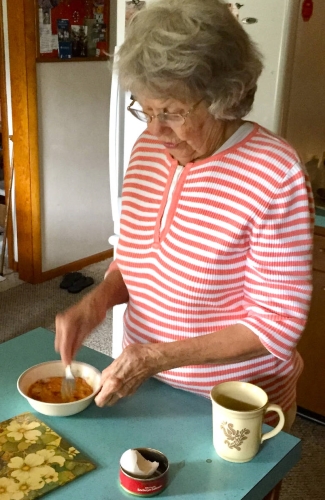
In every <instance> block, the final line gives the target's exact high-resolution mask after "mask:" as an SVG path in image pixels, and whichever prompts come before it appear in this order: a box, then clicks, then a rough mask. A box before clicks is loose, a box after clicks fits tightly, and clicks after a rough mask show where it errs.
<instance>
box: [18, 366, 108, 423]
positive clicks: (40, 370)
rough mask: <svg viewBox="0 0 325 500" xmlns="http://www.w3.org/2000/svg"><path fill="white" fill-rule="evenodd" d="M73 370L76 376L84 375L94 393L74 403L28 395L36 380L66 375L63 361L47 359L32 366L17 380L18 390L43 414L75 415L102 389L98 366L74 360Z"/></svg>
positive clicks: (54, 415) (57, 415)
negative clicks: (50, 401) (44, 400)
mask: <svg viewBox="0 0 325 500" xmlns="http://www.w3.org/2000/svg"><path fill="white" fill-rule="evenodd" d="M71 370H72V373H73V374H74V376H75V377H82V378H83V379H85V381H86V382H87V383H88V384H89V385H90V386H91V387H92V388H93V392H92V394H90V396H88V397H87V398H84V399H80V400H79V401H73V402H72V403H43V402H42V401H37V400H36V399H33V398H30V397H29V396H27V392H28V389H29V387H30V386H31V385H32V384H33V383H34V382H36V380H39V379H41V378H47V377H63V376H64V366H63V364H62V362H61V361H46V362H45V363H41V364H39V365H35V366H32V367H31V368H29V369H28V370H26V371H24V372H23V373H22V374H21V375H20V377H19V379H18V381H17V388H18V391H19V392H20V394H21V395H22V396H24V398H26V399H27V401H28V402H29V404H30V405H31V406H32V407H33V408H34V409H35V410H37V411H38V412H39V413H43V415H50V416H53V417H67V416H69V415H75V414H76V413H80V412H81V411H83V410H84V409H85V408H87V406H89V405H90V403H91V402H92V400H93V399H94V397H95V396H96V394H97V392H98V391H99V389H100V380H101V372H100V371H99V370H97V368H94V367H93V366H91V365H88V364H87V363H81V362H80V361H73V362H72V364H71Z"/></svg>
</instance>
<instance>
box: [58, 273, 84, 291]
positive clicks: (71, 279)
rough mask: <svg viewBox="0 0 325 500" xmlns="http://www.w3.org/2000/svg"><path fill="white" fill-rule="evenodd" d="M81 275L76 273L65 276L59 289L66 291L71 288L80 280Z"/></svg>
mask: <svg viewBox="0 0 325 500" xmlns="http://www.w3.org/2000/svg"><path fill="white" fill-rule="evenodd" d="M82 277H83V275H82V274H81V273H78V272H74V273H68V274H65V275H64V277H63V280H62V281H61V283H60V288H63V289H64V290H67V289H68V288H69V287H70V286H72V285H73V284H74V283H75V282H76V281H78V280H80V278H82Z"/></svg>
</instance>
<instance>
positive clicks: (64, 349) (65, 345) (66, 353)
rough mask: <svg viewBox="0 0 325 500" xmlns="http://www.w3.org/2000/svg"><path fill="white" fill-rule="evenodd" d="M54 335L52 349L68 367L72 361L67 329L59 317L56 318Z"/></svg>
mask: <svg viewBox="0 0 325 500" xmlns="http://www.w3.org/2000/svg"><path fill="white" fill-rule="evenodd" d="M55 329H56V334H55V343H54V347H55V349H56V351H57V352H59V353H60V356H61V359H62V361H63V363H64V365H68V364H70V363H71V360H72V345H71V339H70V336H69V335H68V332H67V329H66V327H65V325H64V320H63V318H62V316H61V315H58V316H57V318H56V328H55Z"/></svg>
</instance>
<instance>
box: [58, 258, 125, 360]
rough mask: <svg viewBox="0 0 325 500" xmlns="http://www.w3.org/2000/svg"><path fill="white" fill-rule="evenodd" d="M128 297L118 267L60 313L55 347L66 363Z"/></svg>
mask: <svg viewBox="0 0 325 500" xmlns="http://www.w3.org/2000/svg"><path fill="white" fill-rule="evenodd" d="M128 298H129V295H128V291H127V288H126V286H125V283H124V281H123V278H122V275H121V273H120V271H119V270H118V269H116V268H114V269H112V270H111V271H110V272H109V273H108V274H107V275H106V276H105V279H104V281H102V283H100V285H98V286H97V287H96V288H95V289H94V290H92V291H91V292H89V293H88V294H87V295H85V297H84V298H83V299H82V300H81V301H80V302H78V303H77V304H75V305H74V306H72V307H70V308H69V309H67V310H66V311H64V312H62V313H59V314H58V315H57V317H56V322H55V327H56V334H55V344H54V347H55V350H56V351H57V352H59V353H60V355H61V359H62V361H63V364H64V365H68V364H70V363H71V361H72V359H73V358H74V356H75V355H76V353H77V351H78V349H79V348H80V347H81V345H82V343H83V341H84V340H85V338H86V337H88V335H90V333H91V332H92V331H93V330H94V329H95V328H96V327H97V326H98V325H99V324H100V323H102V321H104V319H105V317H106V312H107V310H108V309H110V308H111V307H113V306H115V305H116V304H122V303H123V302H127V301H128Z"/></svg>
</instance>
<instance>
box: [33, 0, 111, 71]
mask: <svg viewBox="0 0 325 500" xmlns="http://www.w3.org/2000/svg"><path fill="white" fill-rule="evenodd" d="M35 10H36V13H37V28H38V30H37V39H38V40H37V41H38V43H37V54H36V60H37V61H38V62H67V61H89V60H94V61H96V60H106V59H107V58H108V52H109V46H108V39H109V0H35Z"/></svg>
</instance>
